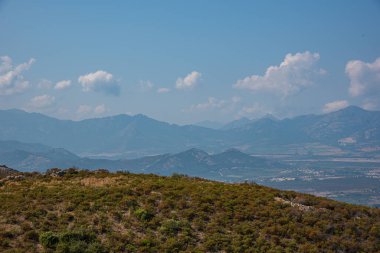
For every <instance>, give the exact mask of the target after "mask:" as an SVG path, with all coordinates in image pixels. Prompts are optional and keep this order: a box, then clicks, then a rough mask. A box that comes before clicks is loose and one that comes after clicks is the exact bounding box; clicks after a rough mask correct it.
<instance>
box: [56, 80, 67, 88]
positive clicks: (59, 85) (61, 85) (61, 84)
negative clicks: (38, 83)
mask: <svg viewBox="0 0 380 253" xmlns="http://www.w3.org/2000/svg"><path fill="white" fill-rule="evenodd" d="M70 86H71V80H62V81H59V82H57V83H56V84H55V86H54V89H56V90H64V89H66V88H68V87H70Z"/></svg>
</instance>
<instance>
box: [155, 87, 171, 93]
mask: <svg viewBox="0 0 380 253" xmlns="http://www.w3.org/2000/svg"><path fill="white" fill-rule="evenodd" d="M168 92H170V89H168V88H158V89H157V93H160V94H163V93H168Z"/></svg>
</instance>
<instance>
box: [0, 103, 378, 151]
mask: <svg viewBox="0 0 380 253" xmlns="http://www.w3.org/2000/svg"><path fill="white" fill-rule="evenodd" d="M235 123H236V124H235ZM235 123H234V124H232V125H233V126H230V127H226V128H224V129H221V130H216V129H209V128H205V127H199V126H193V125H187V126H178V125H175V124H168V123H165V122H161V121H157V120H154V119H151V118H148V117H146V116H144V115H136V116H128V115H117V116H112V117H106V118H97V119H88V120H82V121H69V120H58V119H54V118H51V117H47V116H44V115H42V114H37V113H27V112H23V111H20V110H5V111H0V140H16V141H20V142H34V143H41V144H44V145H49V146H54V147H62V148H65V149H68V150H70V151H73V152H75V153H77V154H81V155H97V154H110V155H111V156H115V157H119V158H123V157H141V156H143V155H154V154H162V153H175V152H180V151H182V150H187V149H189V148H201V149H203V150H206V151H208V152H221V151H222V150H226V149H228V148H233V147H239V149H243V150H245V151H246V152H255V151H258V150H272V152H276V150H277V151H278V150H287V149H288V147H289V145H299V147H304V146H305V144H308V143H312V144H316V143H317V144H318V145H327V146H331V147H336V148H339V149H346V150H352V149H355V150H363V149H366V148H367V149H371V148H372V149H376V148H378V147H379V146H380V112H371V111H365V110H363V109H360V108H358V107H353V106H351V107H348V108H346V109H343V110H340V111H337V112H333V113H329V114H324V115H305V116H299V117H295V118H292V119H284V120H276V119H272V118H271V117H264V118H262V119H260V120H255V121H250V120H248V119H245V120H244V119H243V120H241V121H238V122H235ZM35 148H36V149H43V147H42V146H40V147H37V146H36V147H35ZM33 151H36V150H33Z"/></svg>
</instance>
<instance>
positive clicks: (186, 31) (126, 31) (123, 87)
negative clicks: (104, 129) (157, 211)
mask: <svg viewBox="0 0 380 253" xmlns="http://www.w3.org/2000/svg"><path fill="white" fill-rule="evenodd" d="M379 24H380V1H375V0H363V1H348V0H344V1H338V0H336V1H327V0H326V1H311V0H306V1H290V0H289V1H213V0H210V1H78V0H75V1H37V0H36V1H18V0H13V1H1V0H0V56H1V57H2V58H1V60H0V109H8V108H20V109H25V110H28V111H35V112H41V113H44V114H48V115H51V116H54V117H58V118H63V119H75V120H77V119H83V118H90V117H103V116H107V115H114V114H120V113H128V114H137V113H143V114H146V115H148V116H150V117H153V118H156V119H159V120H163V121H168V122H173V123H179V124H185V123H193V122H198V121H203V120H212V121H220V122H226V121H230V120H234V119H237V118H239V117H243V116H245V117H248V118H257V117H261V116H263V115H265V114H267V113H271V114H274V115H275V116H277V117H291V116H295V115H299V114H305V113H324V112H329V111H333V110H337V109H339V108H343V107H345V106H347V105H359V106H362V107H365V108H367V109H371V110H379V109H380V101H379V97H380V29H379Z"/></svg>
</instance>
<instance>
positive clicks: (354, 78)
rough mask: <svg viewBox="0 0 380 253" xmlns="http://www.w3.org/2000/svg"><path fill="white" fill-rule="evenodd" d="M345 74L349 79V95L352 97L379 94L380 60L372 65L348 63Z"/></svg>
mask: <svg viewBox="0 0 380 253" xmlns="http://www.w3.org/2000/svg"><path fill="white" fill-rule="evenodd" d="M346 74H347V75H348V77H349V78H350V87H349V93H350V94H351V96H353V97H357V96H362V95H363V96H365V95H370V96H374V95H376V96H377V95H379V94H380V58H377V59H376V60H375V61H374V62H372V63H367V62H363V61H359V60H354V61H349V62H348V63H347V65H346Z"/></svg>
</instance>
